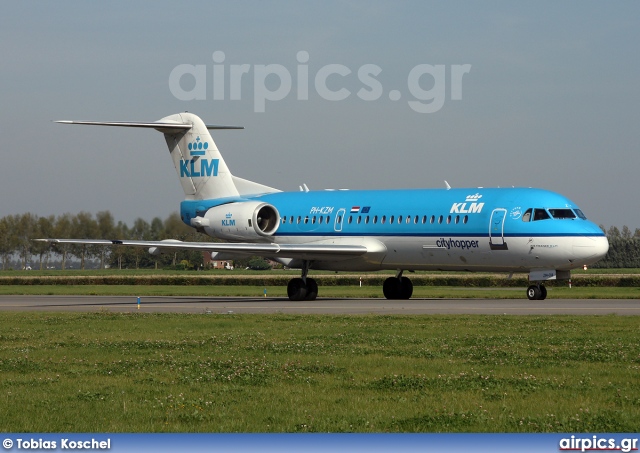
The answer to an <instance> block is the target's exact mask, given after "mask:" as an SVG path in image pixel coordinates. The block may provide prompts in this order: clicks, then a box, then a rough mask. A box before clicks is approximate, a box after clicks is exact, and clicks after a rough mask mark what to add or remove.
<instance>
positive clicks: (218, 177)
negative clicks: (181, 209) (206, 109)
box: [158, 113, 239, 200]
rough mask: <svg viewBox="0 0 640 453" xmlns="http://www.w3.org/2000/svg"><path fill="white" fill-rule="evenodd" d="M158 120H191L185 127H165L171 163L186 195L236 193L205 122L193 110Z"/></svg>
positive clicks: (228, 195)
mask: <svg viewBox="0 0 640 453" xmlns="http://www.w3.org/2000/svg"><path fill="white" fill-rule="evenodd" d="M158 122H159V123H174V122H175V123H179V124H191V128H190V129H187V130H175V129H172V130H164V129H162V128H161V127H159V128H158V130H160V131H161V132H164V138H165V140H166V141H167V146H168V147H169V152H170V153H171V158H172V160H173V165H174V166H175V168H176V172H177V173H178V178H179V179H180V184H181V185H182V190H184V194H185V196H186V197H187V199H195V200H202V199H210V198H232V197H238V196H239V193H238V190H237V189H236V186H235V184H234V182H233V177H232V175H231V172H230V171H229V168H228V167H227V164H226V163H225V161H224V159H223V158H222V155H221V154H220V151H219V150H218V147H217V146H216V144H215V142H214V141H213V139H212V138H211V134H210V133H209V130H208V129H207V126H206V125H205V124H204V123H203V122H202V120H201V119H200V118H199V117H198V116H197V115H194V114H193V113H178V114H175V115H171V116H167V117H166V118H162V119H161V120H160V121H158Z"/></svg>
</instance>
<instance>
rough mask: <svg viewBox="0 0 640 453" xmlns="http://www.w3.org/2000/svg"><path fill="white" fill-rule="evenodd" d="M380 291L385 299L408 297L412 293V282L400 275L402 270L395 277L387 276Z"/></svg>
mask: <svg viewBox="0 0 640 453" xmlns="http://www.w3.org/2000/svg"><path fill="white" fill-rule="evenodd" d="M382 292H383V293H384V297H386V298H387V299H409V298H410V297H411V295H412V294H413V283H411V280H409V279H408V278H407V277H403V276H402V271H400V272H398V275H396V276H395V277H389V278H388V279H386V280H385V281H384V284H383V285H382Z"/></svg>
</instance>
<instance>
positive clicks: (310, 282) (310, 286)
mask: <svg viewBox="0 0 640 453" xmlns="http://www.w3.org/2000/svg"><path fill="white" fill-rule="evenodd" d="M316 297H318V284H317V283H316V281H315V280H314V279H312V278H309V277H307V295H306V297H305V298H304V300H316Z"/></svg>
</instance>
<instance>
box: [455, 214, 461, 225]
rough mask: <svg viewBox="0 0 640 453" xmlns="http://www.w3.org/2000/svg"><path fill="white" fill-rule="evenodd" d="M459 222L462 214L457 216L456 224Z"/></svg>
mask: <svg viewBox="0 0 640 453" xmlns="http://www.w3.org/2000/svg"><path fill="white" fill-rule="evenodd" d="M459 222H460V216H459V215H457V216H456V225H457V224H458V223H459Z"/></svg>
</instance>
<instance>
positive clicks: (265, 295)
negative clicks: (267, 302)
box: [264, 288, 267, 297]
mask: <svg viewBox="0 0 640 453" xmlns="http://www.w3.org/2000/svg"><path fill="white" fill-rule="evenodd" d="M264 297H267V288H265V289H264Z"/></svg>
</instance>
